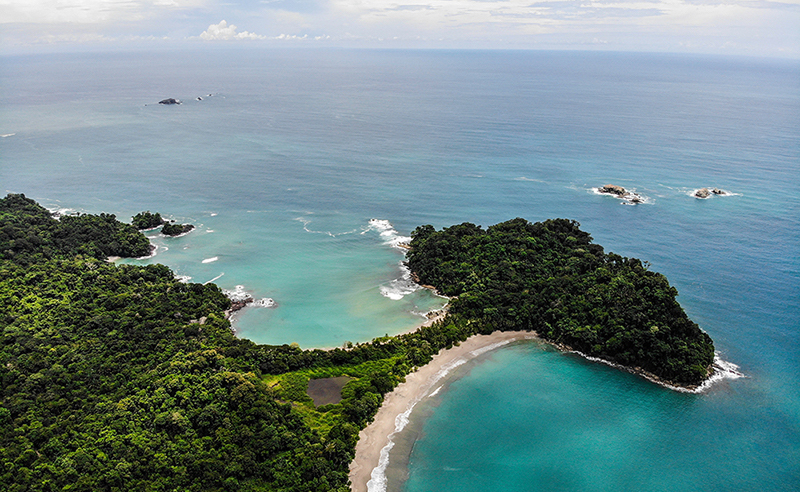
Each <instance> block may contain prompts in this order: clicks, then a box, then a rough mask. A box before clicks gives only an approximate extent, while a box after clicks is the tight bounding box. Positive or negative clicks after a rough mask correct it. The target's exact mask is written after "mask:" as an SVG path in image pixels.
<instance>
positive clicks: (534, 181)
mask: <svg viewBox="0 0 800 492" xmlns="http://www.w3.org/2000/svg"><path fill="white" fill-rule="evenodd" d="M514 181H531V182H533V183H547V181H545V180H543V179H533V178H526V177H525V176H520V177H519V178H514Z"/></svg>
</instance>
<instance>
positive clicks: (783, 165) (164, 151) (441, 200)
mask: <svg viewBox="0 0 800 492" xmlns="http://www.w3.org/2000/svg"><path fill="white" fill-rule="evenodd" d="M0 89H2V91H0V135H8V136H4V137H3V138H0V184H1V185H2V190H0V191H6V192H21V193H25V194H26V195H27V196H30V197H32V198H34V199H36V200H38V201H40V202H41V203H43V204H45V205H46V206H49V207H53V208H68V209H72V210H77V211H85V212H93V213H96V212H100V211H105V212H111V213H116V214H117V215H118V216H119V217H120V218H123V219H127V218H128V217H130V216H131V215H133V214H134V213H136V212H139V211H142V210H146V209H149V210H153V211H155V210H158V211H160V212H162V213H164V214H167V215H169V216H171V217H174V218H175V219H177V220H181V221H191V222H192V223H194V224H195V225H197V226H198V229H197V230H196V231H195V232H193V233H191V234H189V235H188V236H185V237H182V238H177V239H173V238H162V237H154V238H153V241H154V242H155V243H156V244H158V245H159V246H160V249H159V252H158V254H157V256H156V257H155V258H152V259H150V260H140V261H139V262H142V263H144V262H152V261H158V262H163V263H165V264H167V265H169V266H170V267H172V268H173V269H174V270H175V271H176V272H177V273H178V274H180V275H185V276H190V277H192V280H193V281H200V282H204V281H208V280H211V279H214V278H217V280H216V281H217V283H218V284H219V285H220V286H221V287H223V288H226V289H233V288H234V287H235V286H236V285H243V286H244V288H245V289H246V290H247V291H248V292H250V293H251V294H253V295H255V296H256V297H271V298H273V299H274V300H275V301H276V302H277V304H278V307H277V308H274V309H269V308H253V309H247V310H245V311H243V312H242V313H241V314H240V316H239V318H238V319H237V320H236V327H237V329H238V331H239V333H240V335H241V336H246V337H249V338H251V339H253V340H255V341H257V342H261V343H290V342H298V343H300V344H301V346H304V347H328V346H335V345H340V344H342V343H344V342H345V341H347V340H349V341H365V340H369V339H370V338H372V337H374V336H379V335H383V334H385V333H390V334H391V333H399V332H401V331H404V330H407V329H409V328H411V327H413V326H414V325H415V324H416V323H418V322H419V321H421V320H422V318H421V316H420V313H422V312H424V311H427V310H428V309H430V308H432V307H436V306H437V305H439V304H440V302H441V301H440V300H439V299H436V298H435V297H433V296H431V295H430V294H429V293H427V292H426V291H416V292H413V293H407V291H408V290H409V289H407V288H406V287H407V286H406V285H405V284H404V283H403V282H402V277H403V271H402V270H401V269H400V261H401V260H402V253H401V251H399V250H397V249H396V248H393V247H392V245H391V240H392V239H395V238H397V237H398V236H405V235H408V234H409V233H410V232H411V231H412V230H413V228H414V227H416V226H417V225H420V224H427V223H430V224H433V225H434V226H436V227H442V226H448V225H451V224H454V223H460V222H463V221H470V222H475V223H479V224H483V225H490V224H493V223H496V222H499V221H502V220H506V219H510V218H514V217H518V216H519V217H525V218H527V219H529V220H532V221H536V220H542V219H546V218H550V217H567V218H572V219H575V220H578V221H579V222H580V223H581V224H582V227H583V229H585V230H586V231H588V232H590V233H591V234H592V235H593V237H594V238H595V240H596V242H598V243H600V244H602V245H603V246H604V247H605V248H606V250H608V251H614V252H616V253H619V254H622V255H626V256H635V257H638V258H641V259H643V260H647V261H649V262H650V263H651V265H652V267H651V268H652V269H653V270H656V271H659V272H662V273H664V274H665V275H667V277H668V278H669V279H670V281H671V282H672V284H673V285H674V286H676V287H677V288H678V290H679V292H680V297H679V300H680V302H681V303H682V305H683V306H684V308H685V309H686V310H687V312H688V313H689V315H690V316H691V317H692V318H693V319H694V320H695V321H697V322H698V323H699V324H700V326H701V327H702V328H703V329H704V330H706V331H707V332H708V333H709V334H710V335H711V337H712V338H713V339H714V341H715V343H716V346H717V349H718V351H719V352H720V354H721V356H722V358H723V359H725V360H727V361H729V362H732V363H734V364H736V365H738V366H739V367H740V370H741V371H742V372H743V373H744V374H746V375H747V377H746V378H743V379H736V380H727V381H725V382H723V383H720V384H718V385H716V386H714V387H712V388H711V390H709V391H707V392H705V393H703V394H700V395H687V394H680V393H675V392H672V391H669V390H666V389H662V388H660V387H657V386H654V385H652V384H650V383H647V382H644V381H641V380H639V379H637V378H635V377H633V376H630V375H628V374H625V373H622V372H620V371H616V370H614V369H611V368H608V367H605V366H602V365H598V364H594V363H589V362H586V361H582V360H581V359H580V358H578V357H576V356H571V355H564V354H559V353H557V352H552V351H549V350H545V349H542V348H541V347H539V346H538V345H535V344H530V343H529V344H527V345H526V344H522V345H515V346H513V347H507V348H503V349H499V350H498V351H496V352H493V353H491V354H489V355H486V356H483V357H481V358H479V359H478V360H476V361H475V362H473V363H470V364H468V365H466V366H464V368H463V370H462V371H461V372H458V371H457V372H456V373H454V376H453V377H454V379H453V380H452V382H451V383H450V384H449V386H448V387H447V388H446V389H447V391H442V392H441V393H439V394H438V395H437V396H436V397H435V398H433V399H431V400H430V402H426V405H428V406H427V407H425V406H424V405H423V406H421V407H420V409H419V412H417V414H415V415H416V420H417V422H416V424H415V425H411V426H409V429H410V430H409V432H411V431H412V430H413V431H414V432H417V434H415V435H413V436H412V437H411V438H410V439H411V441H415V444H414V446H413V451H412V452H411V454H410V458H409V463H410V468H409V477H410V478H409V480H408V482H407V483H406V484H405V485H402V484H394V485H392V487H395V488H403V487H404V488H405V490H407V491H409V492H411V491H427V490H443V489H446V490H463V491H471V490H485V489H486V488H488V487H490V486H493V487H494V488H495V489H497V490H698V489H707V488H714V489H721V490H789V489H792V488H798V487H800V465H798V463H800V456H798V449H800V394H799V393H798V390H797V388H798V382H799V381H800V369H799V368H800V364H799V362H800V357H799V355H800V344H799V343H798V328H799V327H800V247H798V244H800V243H799V242H798V240H800V223H799V222H800V221H799V220H798V218H800V192H798V185H800V169H799V168H800V130H799V129H800V64H798V62H796V61H776V60H754V59H742V58H719V57H699V56H678V55H659V54H624V53H576V52H481V51H477V52H474V51H347V50H343V51H288V50H287V51H245V52H237V51H207V52H175V53H125V54H114V53H110V54H72V55H47V56H27V57H5V58H0ZM208 94H212V96H211V97H208V96H207V95H208ZM198 96H201V97H202V98H203V100H202V101H197V100H196V99H195V98H196V97H198ZM166 97H176V98H179V99H181V100H183V101H184V104H182V105H180V106H169V107H167V106H160V105H157V104H154V103H156V102H157V101H159V100H161V99H163V98H166ZM607 183H614V184H619V185H622V186H625V187H626V188H632V189H635V190H636V191H637V192H639V193H640V194H642V195H643V196H645V197H646V198H647V202H648V203H645V204H641V205H637V206H624V205H622V204H621V203H620V202H619V201H618V200H616V199H614V198H611V197H607V196H599V195H597V194H595V193H593V192H592V190H591V189H592V188H593V187H596V186H599V185H603V184H607ZM700 187H719V188H722V189H725V190H728V191H730V192H731V195H730V196H726V197H713V198H711V199H708V200H697V199H694V198H692V197H691V196H689V195H690V193H691V191H692V190H694V189H696V188H700ZM371 219H380V220H381V221H388V223H390V224H391V229H389V228H388V225H387V223H386V222H375V221H373V222H370V220H371ZM381 232H383V233H384V235H381ZM203 260H214V261H207V262H206V263H203ZM220 275H222V276H220ZM401 296H402V297H401ZM398 298H399V299H398ZM459 377H460V379H458V378H459ZM426 412H427V413H426ZM417 438H419V439H418V440H417ZM393 460H394V462H395V463H401V464H402V463H403V462H404V459H402V457H398V458H397V459H394V458H393Z"/></svg>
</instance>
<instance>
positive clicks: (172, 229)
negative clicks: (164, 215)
mask: <svg viewBox="0 0 800 492" xmlns="http://www.w3.org/2000/svg"><path fill="white" fill-rule="evenodd" d="M192 229H194V226H193V225H192V224H172V223H166V224H164V227H162V228H161V234H164V235H165V236H178V235H180V234H185V233H187V232H189V231H191V230H192Z"/></svg>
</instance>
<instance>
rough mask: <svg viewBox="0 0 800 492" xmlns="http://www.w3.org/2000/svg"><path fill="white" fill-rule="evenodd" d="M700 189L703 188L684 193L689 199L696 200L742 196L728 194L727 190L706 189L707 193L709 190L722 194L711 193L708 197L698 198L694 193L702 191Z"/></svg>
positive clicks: (739, 194)
mask: <svg viewBox="0 0 800 492" xmlns="http://www.w3.org/2000/svg"><path fill="white" fill-rule="evenodd" d="M702 189H703V188H696V189H694V190H689V191H685V193H686V194H687V195H689V196H690V197H692V198H697V199H698V200H708V199H709V198H712V197H717V196H718V197H720V198H722V197H728V196H742V194H741V193H731V192H730V191H728V190H723V189H722V188H714V187H707V188H706V189H707V190H708V191H711V190H714V189H717V190H719V191H721V192H722V193H720V194H716V193H711V194H710V195H708V196H707V197H699V196H697V195H695V193H697V192H698V191H700V190H702Z"/></svg>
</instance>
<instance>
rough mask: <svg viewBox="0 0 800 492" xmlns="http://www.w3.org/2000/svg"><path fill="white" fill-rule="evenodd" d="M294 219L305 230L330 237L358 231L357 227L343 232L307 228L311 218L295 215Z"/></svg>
mask: <svg viewBox="0 0 800 492" xmlns="http://www.w3.org/2000/svg"><path fill="white" fill-rule="evenodd" d="M294 220H296V221H298V222H300V223H302V224H303V230H304V231H306V232H310V233H311V234H327V235H328V236H330V237H336V236H344V235H345V234H353V233H354V232H358V229H353V230H350V231H344V232H331V231H315V230H313V229H309V227H308V225H309V224H311V222H312V221H311V219H306V218H305V217H297V218H295V219H294Z"/></svg>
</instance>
